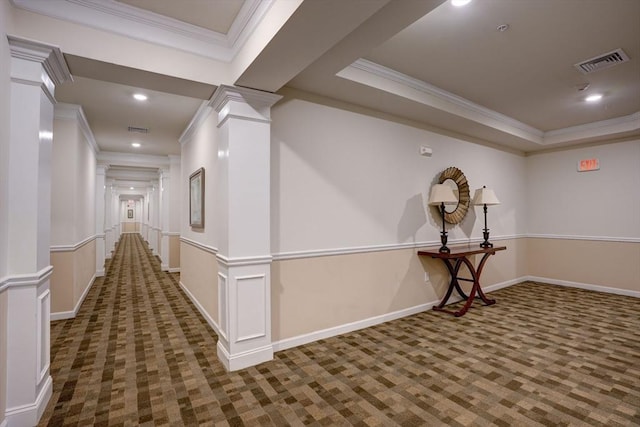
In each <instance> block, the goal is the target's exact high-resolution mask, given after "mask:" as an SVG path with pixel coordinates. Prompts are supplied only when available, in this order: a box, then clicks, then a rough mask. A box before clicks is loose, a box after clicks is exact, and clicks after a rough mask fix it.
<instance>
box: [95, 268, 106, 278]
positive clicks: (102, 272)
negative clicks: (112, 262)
mask: <svg viewBox="0 0 640 427" xmlns="http://www.w3.org/2000/svg"><path fill="white" fill-rule="evenodd" d="M104 274H105V271H104V269H102V270H97V271H96V277H104Z"/></svg>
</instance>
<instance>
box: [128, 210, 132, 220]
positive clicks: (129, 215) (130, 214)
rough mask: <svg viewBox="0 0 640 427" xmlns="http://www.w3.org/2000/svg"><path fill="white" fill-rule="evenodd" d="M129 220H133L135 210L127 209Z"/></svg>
mask: <svg viewBox="0 0 640 427" xmlns="http://www.w3.org/2000/svg"><path fill="white" fill-rule="evenodd" d="M127 218H128V219H133V209H127Z"/></svg>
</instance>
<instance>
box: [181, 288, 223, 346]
mask: <svg viewBox="0 0 640 427" xmlns="http://www.w3.org/2000/svg"><path fill="white" fill-rule="evenodd" d="M178 283H179V284H180V287H181V288H182V290H183V291H184V293H185V294H187V296H188V297H189V299H190V300H191V302H192V303H193V305H195V306H196V308H197V309H198V311H199V312H200V314H202V317H204V318H205V320H206V321H207V323H208V324H209V326H211V328H212V329H213V330H214V331H215V333H216V334H217V335H218V336H220V328H219V327H218V324H217V323H216V322H215V321H214V320H213V318H212V317H211V315H210V314H209V313H207V310H205V309H204V307H203V306H202V304H200V302H199V301H198V300H197V299H196V297H195V296H194V295H193V294H192V293H191V291H189V289H187V287H186V286H185V285H184V283H182V281H180V282H178Z"/></svg>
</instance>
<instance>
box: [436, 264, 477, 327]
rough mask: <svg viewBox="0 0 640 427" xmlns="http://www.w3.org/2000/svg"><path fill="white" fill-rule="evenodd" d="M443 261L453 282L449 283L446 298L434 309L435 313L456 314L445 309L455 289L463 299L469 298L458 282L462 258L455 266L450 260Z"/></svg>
mask: <svg viewBox="0 0 640 427" xmlns="http://www.w3.org/2000/svg"><path fill="white" fill-rule="evenodd" d="M442 261H443V262H444V263H445V265H446V266H447V270H449V276H450V277H451V280H450V281H449V288H448V289H447V293H446V294H445V296H444V298H442V301H440V304H438V305H437V306H435V307H433V309H434V310H435V311H444V312H445V313H449V314H455V313H454V312H453V311H451V310H446V309H444V308H443V307H444V306H445V305H446V304H447V301H449V298H450V297H451V294H452V293H453V290H454V289H455V290H456V291H457V292H458V293H459V294H460V296H461V297H462V298H463V299H468V298H469V297H468V296H467V294H465V293H464V291H463V290H462V288H461V287H460V283H459V282H458V272H459V271H460V267H461V266H462V258H458V259H456V264H455V266H454V265H452V264H451V261H450V260H448V259H443V260H442Z"/></svg>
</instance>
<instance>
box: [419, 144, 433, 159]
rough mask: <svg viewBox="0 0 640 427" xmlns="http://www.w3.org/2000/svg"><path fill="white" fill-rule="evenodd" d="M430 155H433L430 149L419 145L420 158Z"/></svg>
mask: <svg viewBox="0 0 640 427" xmlns="http://www.w3.org/2000/svg"><path fill="white" fill-rule="evenodd" d="M432 153H433V150H432V149H431V147H427V146H426V145H421V146H420V155H421V156H427V157H431V154H432Z"/></svg>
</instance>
